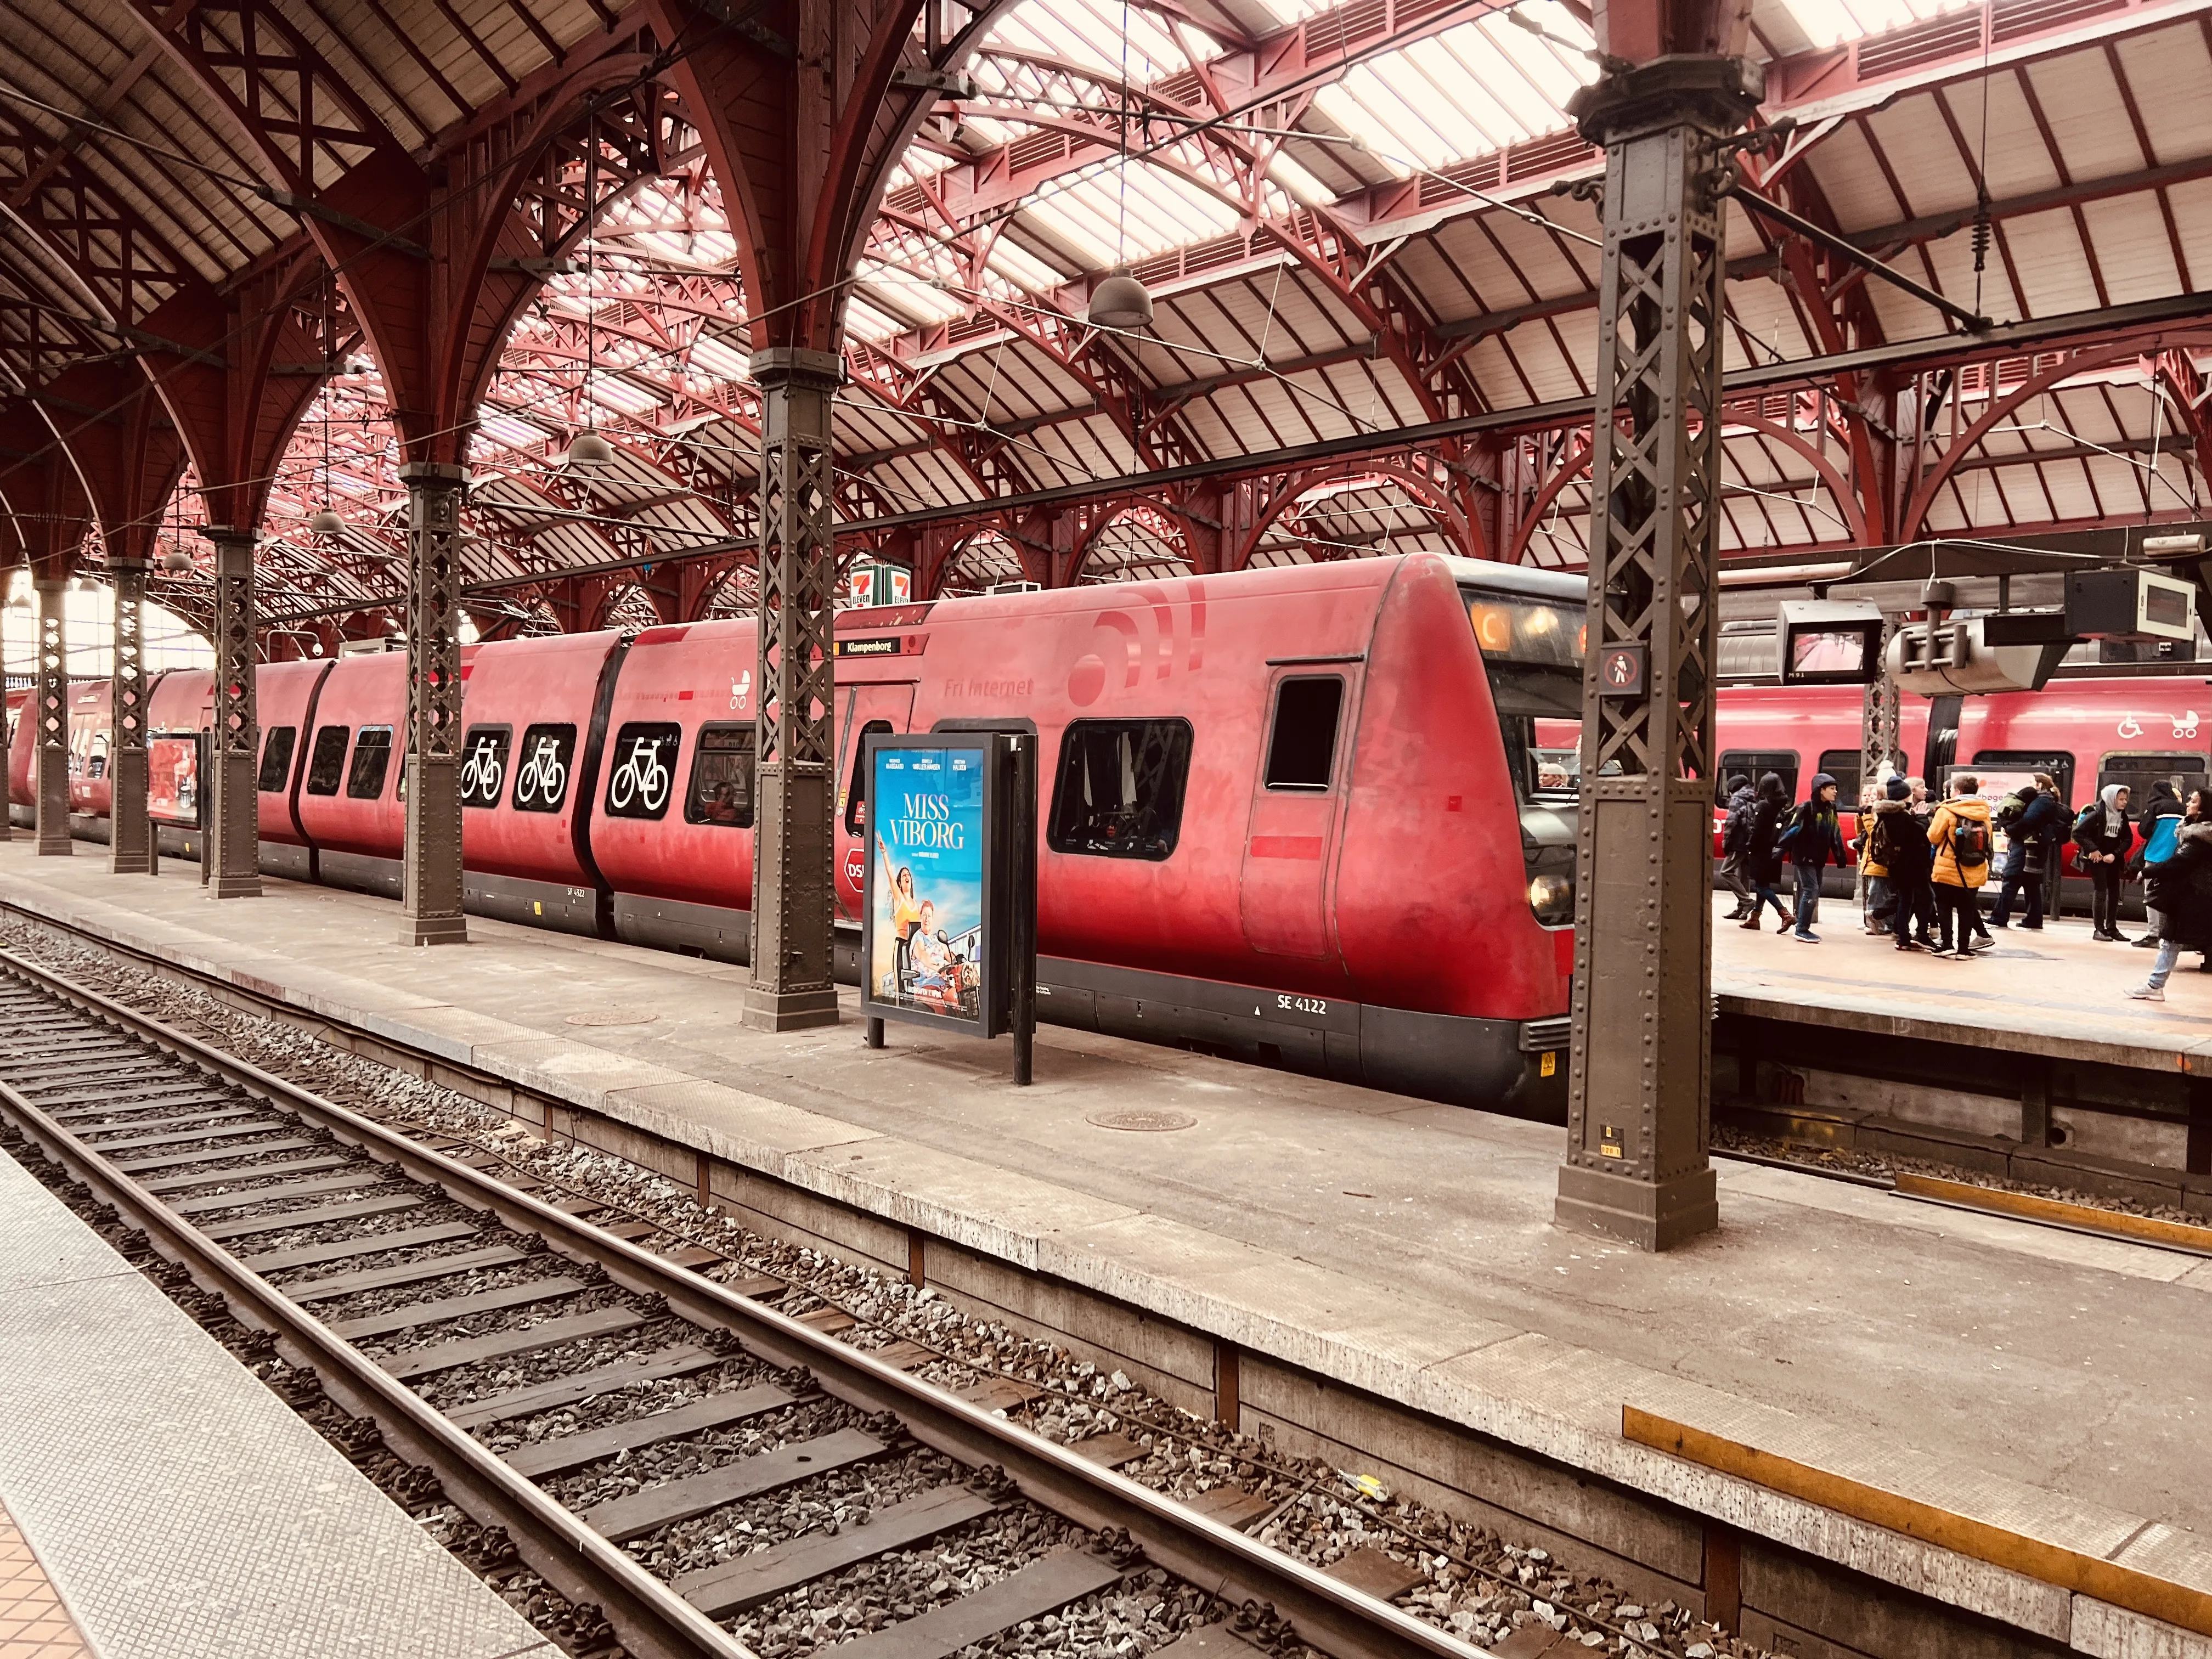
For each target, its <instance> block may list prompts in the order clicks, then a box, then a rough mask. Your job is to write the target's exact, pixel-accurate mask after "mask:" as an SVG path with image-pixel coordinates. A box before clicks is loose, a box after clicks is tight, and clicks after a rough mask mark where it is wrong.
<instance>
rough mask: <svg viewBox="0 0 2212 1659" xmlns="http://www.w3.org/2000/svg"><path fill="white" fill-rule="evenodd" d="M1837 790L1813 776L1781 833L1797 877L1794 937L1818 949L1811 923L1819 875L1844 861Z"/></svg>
mask: <svg viewBox="0 0 2212 1659" xmlns="http://www.w3.org/2000/svg"><path fill="white" fill-rule="evenodd" d="M1836 795H1837V786H1836V781H1835V779H1834V778H1832V777H1831V776H1829V775H1828V774H1827V773H1826V772H1815V773H1814V775H1813V781H1812V784H1811V786H1810V787H1808V788H1807V790H1806V791H1805V799H1804V800H1803V801H1802V802H1801V803H1800V804H1799V805H1798V807H1797V810H1796V811H1795V812H1792V813H1791V814H1790V828H1789V829H1788V830H1787V831H1786V832H1785V833H1786V836H1787V837H1788V840H1789V842H1790V845H1789V848H1788V852H1789V854H1790V867H1791V868H1792V869H1794V870H1795V871H1796V873H1797V915H1796V924H1797V937H1798V938H1799V939H1802V940H1803V941H1804V942H1805V943H1806V944H1808V945H1818V944H1819V943H1820V935H1818V934H1817V933H1814V931H1813V923H1814V919H1815V918H1817V917H1818V916H1819V915H1820V872H1822V871H1823V870H1825V869H1826V868H1827V867H1828V866H1829V865H1831V864H1841V863H1843V862H1844V831H1843V827H1842V826H1841V825H1840V824H1838V823H1837V821H1836Z"/></svg>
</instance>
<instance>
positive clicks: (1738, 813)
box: [1721, 772, 1759, 921]
mask: <svg viewBox="0 0 2212 1659" xmlns="http://www.w3.org/2000/svg"><path fill="white" fill-rule="evenodd" d="M1728 787H1729V798H1728V816H1727V817H1725V818H1723V819H1722V820H1721V879H1722V880H1723V881H1724V882H1726V883H1727V884H1728V889H1729V891H1730V892H1731V893H1734V894H1735V909H1733V910H1731V911H1729V915H1728V919H1729V921H1742V920H1743V919H1744V918H1745V917H1746V916H1747V915H1750V914H1751V878H1749V877H1748V876H1747V875H1746V874H1745V873H1744V856H1743V855H1744V851H1745V849H1746V848H1747V847H1749V845H1750V844H1751V809H1752V807H1753V805H1756V804H1757V802H1758V800H1759V792H1758V791H1757V790H1755V789H1753V787H1751V780H1750V779H1749V778H1747V777H1746V776H1744V775H1743V774H1742V773H1741V772H1735V773H1731V774H1730V775H1729V781H1728Z"/></svg>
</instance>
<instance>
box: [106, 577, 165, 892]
mask: <svg viewBox="0 0 2212 1659" xmlns="http://www.w3.org/2000/svg"><path fill="white" fill-rule="evenodd" d="M107 574H108V579H109V580H111V581H112V582H113V583H114V584H115V679H114V685H113V690H114V694H115V696H114V704H113V708H114V719H115V736H114V738H113V739H112V745H111V747H110V748H109V750H108V751H107V778H108V782H109V785H110V786H111V788H112V795H111V797H110V799H111V800H112V807H111V810H110V812H109V815H108V826H109V830H110V836H109V840H108V844H107V867H108V868H109V869H110V870H111V871H112V872H114V873H115V874H117V875H118V876H150V875H153V874H155V872H157V871H158V870H159V869H160V867H161V866H160V863H159V860H160V854H159V853H158V852H157V851H156V850H155V845H154V826H153V824H152V823H151V822H150V821H149V819H148V818H147V817H146V654H145V641H144V624H145V614H146V562H145V561H144V560H143V559H110V560H109V561H108V562H107Z"/></svg>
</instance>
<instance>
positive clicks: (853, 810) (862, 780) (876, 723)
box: [845, 720, 891, 836]
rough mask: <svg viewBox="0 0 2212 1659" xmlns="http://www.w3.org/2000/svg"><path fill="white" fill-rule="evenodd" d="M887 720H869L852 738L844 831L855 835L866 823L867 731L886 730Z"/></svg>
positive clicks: (887, 728)
mask: <svg viewBox="0 0 2212 1659" xmlns="http://www.w3.org/2000/svg"><path fill="white" fill-rule="evenodd" d="M890 729H891V723H890V721H889V720H870V721H869V722H868V723H867V724H866V726H862V727H861V728H860V732H859V733H858V734H857V735H856V736H855V737H854V739H853V781H852V782H851V783H849V784H848V785H847V786H846V789H845V833H846V834H847V835H848V836H857V835H859V834H860V832H861V831H862V830H863V829H866V827H867V823H868V733H869V732H890Z"/></svg>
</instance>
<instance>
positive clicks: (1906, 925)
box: [1859, 778, 1935, 951]
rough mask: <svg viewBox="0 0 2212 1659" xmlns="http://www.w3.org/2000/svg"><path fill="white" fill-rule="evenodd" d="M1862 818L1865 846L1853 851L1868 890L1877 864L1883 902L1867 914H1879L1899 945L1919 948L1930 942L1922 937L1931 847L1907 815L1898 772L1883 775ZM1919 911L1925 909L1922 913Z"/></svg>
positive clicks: (1906, 794)
mask: <svg viewBox="0 0 2212 1659" xmlns="http://www.w3.org/2000/svg"><path fill="white" fill-rule="evenodd" d="M1864 821H1865V822H1866V823H1869V824H1870V825H1871V826H1872V827H1871V828H1870V829H1868V831H1867V834H1866V850H1865V851H1864V852H1863V853H1862V854H1860V855H1859V858H1860V863H1861V866H1862V867H1863V868H1864V869H1865V871H1866V872H1867V891H1868V893H1869V895H1872V893H1873V891H1874V883H1875V871H1877V870H1879V871H1880V872H1881V884H1882V886H1883V888H1884V889H1885V898H1884V902H1883V906H1882V907H1881V908H1874V909H1870V910H1869V915H1878V916H1881V918H1883V919H1884V923H1885V925H1884V927H1883V929H1882V931H1884V932H1886V933H1894V934H1895V935H1896V936H1897V948H1898V949H1899V950H1900V951H1917V950H1920V949H1923V947H1925V946H1927V945H1931V944H1932V943H1933V941H1932V940H1930V939H1929V937H1928V923H1929V921H1931V920H1932V919H1933V915H1932V913H1933V911H1934V908H1935V901H1934V900H1933V899H1931V898H1930V897H1929V896H1928V870H1929V862H1930V860H1932V859H1933V857H1934V853H1933V851H1932V849H1931V848H1929V845H1928V832H1927V830H1926V829H1923V827H1922V825H1921V823H1920V820H1919V819H1917V818H1916V817H1913V816H1912V791H1911V788H1910V787H1908V786H1907V785H1906V783H1905V780H1904V779H1903V778H1892V779H1891V780H1890V781H1889V782H1888V784H1887V787H1885V788H1884V789H1883V790H1882V792H1881V797H1880V798H1879V799H1876V800H1875V804H1874V808H1873V810H1872V811H1870V812H1869V813H1868V815H1867V817H1866V819H1865V820H1864ZM1923 911H1925V912H1927V913H1929V914H1928V915H1923ZM1916 920H1918V921H1919V922H1920V930H1919V931H1920V940H1919V943H1917V944H1916V943H1915V942H1914V941H1913V939H1912V937H1911V935H1912V925H1913V922H1914V921H1916Z"/></svg>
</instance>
